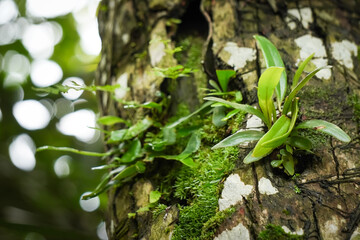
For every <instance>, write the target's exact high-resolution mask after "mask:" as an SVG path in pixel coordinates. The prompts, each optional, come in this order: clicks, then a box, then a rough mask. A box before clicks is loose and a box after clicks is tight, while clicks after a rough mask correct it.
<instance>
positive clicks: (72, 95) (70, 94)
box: [61, 77, 85, 100]
mask: <svg viewBox="0 0 360 240" xmlns="http://www.w3.org/2000/svg"><path fill="white" fill-rule="evenodd" d="M62 85H64V86H69V87H74V88H78V89H80V88H81V87H83V86H85V83H84V80H82V79H81V78H78V77H69V78H67V79H65V80H64V82H63V83H62ZM83 92H84V90H75V89H69V91H67V92H66V93H61V94H62V95H63V96H64V97H65V98H67V99H70V100H75V99H78V98H79V97H80V96H81V94H82V93H83Z"/></svg>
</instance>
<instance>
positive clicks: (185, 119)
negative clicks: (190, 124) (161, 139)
mask: <svg viewBox="0 0 360 240" xmlns="http://www.w3.org/2000/svg"><path fill="white" fill-rule="evenodd" d="M211 104H212V102H205V103H203V105H201V107H200V108H199V109H198V110H196V111H194V112H193V113H191V114H189V115H187V116H185V117H182V118H179V119H178V120H176V121H175V122H173V123H171V124H169V125H167V126H166V127H167V128H173V127H176V126H178V125H179V124H181V123H183V122H185V121H187V120H188V119H189V118H191V117H193V116H195V115H196V114H198V113H200V112H201V111H202V110H204V109H206V108H208V107H210V105H211Z"/></svg>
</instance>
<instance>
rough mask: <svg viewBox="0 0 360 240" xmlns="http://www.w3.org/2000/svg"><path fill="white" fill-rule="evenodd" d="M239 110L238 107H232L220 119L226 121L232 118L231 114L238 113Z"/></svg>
mask: <svg viewBox="0 0 360 240" xmlns="http://www.w3.org/2000/svg"><path fill="white" fill-rule="evenodd" d="M240 111H241V110H240V109H234V110H232V111H230V112H229V113H228V114H226V116H225V117H223V118H222V119H221V121H227V120H229V119H230V118H232V117H233V116H235V115H236V114H238V113H239V112H240Z"/></svg>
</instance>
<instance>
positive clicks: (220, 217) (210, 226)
mask: <svg viewBox="0 0 360 240" xmlns="http://www.w3.org/2000/svg"><path fill="white" fill-rule="evenodd" d="M235 210H236V209H235V207H230V208H227V209H225V210H224V211H221V212H217V213H216V214H215V215H214V216H212V217H211V218H210V219H209V220H208V221H207V222H206V223H205V224H204V226H203V228H202V230H201V236H200V239H203V240H207V239H213V238H214V234H215V232H216V230H217V227H219V226H220V224H222V223H223V222H224V220H225V219H227V218H229V217H230V216H231V215H232V214H233V213H234V212H235Z"/></svg>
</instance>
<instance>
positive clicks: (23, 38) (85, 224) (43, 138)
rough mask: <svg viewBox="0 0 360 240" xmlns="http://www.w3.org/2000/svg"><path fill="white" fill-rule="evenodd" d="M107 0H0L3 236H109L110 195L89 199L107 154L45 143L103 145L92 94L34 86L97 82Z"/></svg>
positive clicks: (84, 146)
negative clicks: (101, 10) (100, 16)
mask: <svg viewBox="0 0 360 240" xmlns="http://www.w3.org/2000/svg"><path fill="white" fill-rule="evenodd" d="M99 1H100V0H0V239H2V240H7V239H11V240H13V239H15V240H16V239H25V240H38V239H39V240H43V239H107V237H106V233H105V225H104V222H103V218H104V209H105V207H106V196H105V195H104V194H103V195H102V196H100V198H94V199H92V200H88V201H82V200H80V199H81V196H82V195H83V194H84V193H86V192H89V191H91V190H92V189H94V188H95V186H96V185H97V183H98V182H99V181H100V178H101V175H102V173H101V172H96V171H92V170H91V168H92V167H94V166H97V165H100V164H101V160H100V159H99V158H94V157H85V156H80V155H72V154H63V153H60V152H53V151H44V152H40V153H36V154H35V149H36V148H37V147H40V146H43V145H51V146H63V147H74V148H77V149H81V150H87V151H96V152H101V151H103V148H102V143H101V137H100V133H99V131H97V130H95V129H94V128H96V127H97V126H96V117H97V114H98V113H97V103H96V97H95V95H94V93H92V92H82V91H69V92H68V93H66V94H59V95H51V94H44V93H39V92H36V91H34V90H33V88H34V87H35V88H41V87H48V86H51V85H54V84H63V85H69V84H72V83H73V82H76V83H77V84H80V85H83V84H86V85H91V84H93V81H94V71H95V69H96V67H97V63H98V61H99V58H100V56H99V53H100V50H101V40H100V37H99V34H98V26H97V25H98V24H97V19H96V11H97V6H98V3H99Z"/></svg>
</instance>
